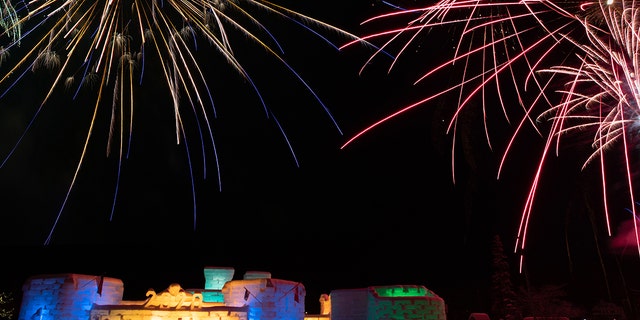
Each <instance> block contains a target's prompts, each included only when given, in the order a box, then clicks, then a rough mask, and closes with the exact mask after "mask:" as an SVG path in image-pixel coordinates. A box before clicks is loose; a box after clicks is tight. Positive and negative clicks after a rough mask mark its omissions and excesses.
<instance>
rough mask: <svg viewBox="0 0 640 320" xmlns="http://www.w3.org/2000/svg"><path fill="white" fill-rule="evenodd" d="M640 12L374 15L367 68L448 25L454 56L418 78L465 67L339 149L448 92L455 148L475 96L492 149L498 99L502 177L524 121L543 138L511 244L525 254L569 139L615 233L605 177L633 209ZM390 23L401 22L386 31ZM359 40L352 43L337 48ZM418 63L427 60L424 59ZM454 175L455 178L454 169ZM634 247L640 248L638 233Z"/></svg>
mask: <svg viewBox="0 0 640 320" xmlns="http://www.w3.org/2000/svg"><path fill="white" fill-rule="evenodd" d="M639 15H640V4H639V3H637V2H636V1H616V0H609V1H591V2H574V1H547V0H522V1H508V0H488V1H481V0H467V1H462V0H441V1H438V2H437V3H435V4H432V5H427V6H425V7H420V8H411V9H405V8H400V7H396V8H395V9H393V10H392V11H391V12H387V13H385V14H381V15H379V16H375V17H372V18H370V19H368V20H366V21H364V22H363V25H367V26H371V27H375V26H378V25H382V27H381V28H382V29H378V30H381V31H376V32H371V33H369V34H367V35H365V36H363V37H362V39H363V40H367V41H371V42H373V43H377V44H378V45H379V47H380V50H378V51H376V52H375V53H374V54H372V55H371V56H370V58H369V59H368V60H367V61H366V65H369V64H370V63H371V62H372V61H373V60H374V59H376V58H378V57H382V56H383V55H382V53H385V54H390V55H392V56H394V58H393V59H392V61H391V63H390V66H389V71H391V70H392V69H394V68H397V65H398V64H399V63H400V62H401V61H402V59H403V57H405V56H408V55H411V54H414V53H415V51H421V52H425V51H429V50H424V49H422V48H421V43H420V41H421V40H422V39H424V38H426V39H429V37H436V38H437V37H441V36H442V33H441V32H438V31H440V30H446V31H448V32H454V35H453V38H454V43H453V44H452V45H453V47H454V51H453V54H452V55H451V56H449V58H448V59H446V60H445V61H444V62H443V63H441V64H436V65H432V66H430V67H429V68H428V69H427V70H426V71H425V72H424V73H423V74H422V75H420V76H418V77H417V80H416V81H415V83H414V84H418V83H421V82H426V81H428V80H433V79H442V77H443V74H444V75H447V73H449V74H450V73H451V71H452V70H453V69H454V68H456V70H462V71H461V72H460V73H459V74H460V77H459V78H457V80H455V82H454V84H453V85H450V86H445V87H444V89H436V90H435V91H431V92H430V93H428V94H427V95H426V96H425V97H424V98H422V99H420V100H418V101H416V102H414V103H410V104H408V105H405V106H403V107H401V108H400V109H398V110H396V111H395V112H393V113H391V114H389V115H388V116H386V117H384V118H382V119H380V120H379V121H377V122H375V123H373V124H371V125H370V126H368V127H366V128H365V129H363V130H362V131H360V132H358V133H357V134H355V135H354V136H353V137H352V138H350V139H349V140H348V141H347V142H346V143H345V144H344V145H343V146H342V148H344V147H346V146H348V145H349V144H351V143H353V142H354V141H355V140H357V139H358V138H359V137H361V136H362V135H364V134H365V133H367V132H368V131H370V130H372V129H374V128H376V127H378V126H380V125H382V124H383V123H385V122H387V121H389V120H391V119H394V118H395V117H397V116H399V115H401V114H404V113H406V112H409V111H411V110H412V109H415V108H418V107H422V106H425V105H428V104H429V103H432V102H434V101H435V100H436V99H439V98H441V97H442V96H444V95H447V96H449V95H451V94H456V95H457V97H458V98H457V101H456V104H455V106H456V109H455V112H454V113H453V116H452V118H451V120H450V122H449V123H448V127H447V133H451V134H452V135H453V140H454V144H455V139H456V138H455V137H456V134H455V132H456V127H457V126H459V125H460V124H459V123H458V122H459V117H460V114H461V112H463V110H465V109H466V108H470V107H471V105H472V101H473V102H474V103H477V101H481V103H479V105H480V106H481V108H482V113H483V118H484V123H485V126H484V130H485V134H486V140H487V142H488V144H489V147H490V148H493V146H492V140H493V139H494V138H493V137H492V135H491V134H490V131H491V130H490V128H489V125H488V124H487V119H488V118H489V108H490V106H492V105H498V106H499V108H500V109H501V110H500V112H501V114H503V115H504V118H505V119H506V121H507V122H508V123H510V124H511V125H512V126H513V128H514V130H513V134H512V135H511V136H510V137H509V138H508V141H506V142H507V143H506V147H505V149H504V152H503V153H502V156H501V160H500V162H499V166H498V174H497V177H498V178H500V174H501V172H502V171H503V166H504V164H505V161H506V160H507V159H508V157H509V155H510V153H511V152H512V151H511V150H512V149H513V146H514V144H515V143H516V141H518V140H517V138H518V137H519V136H521V135H522V132H523V129H524V128H525V127H526V126H529V127H532V128H534V129H535V131H536V132H538V133H539V134H540V135H541V136H543V137H544V138H545V142H544V146H543V148H542V150H541V152H540V155H539V157H538V161H537V168H536V170H535V173H534V176H533V177H532V181H531V184H530V188H529V192H528V195H527V197H526V202H525V204H524V206H523V209H522V217H521V220H520V225H519V228H518V235H517V241H516V250H519V251H520V252H522V251H523V249H524V248H525V243H526V240H527V230H528V227H529V223H530V220H531V215H532V211H533V210H532V207H533V204H534V200H536V196H537V194H538V191H539V189H538V186H539V181H540V179H541V176H542V174H543V172H544V170H543V169H544V168H545V163H546V162H547V160H548V159H549V157H550V156H552V155H558V152H559V149H560V146H561V145H563V143H561V142H562V141H565V139H566V138H567V137H569V136H570V135H572V137H578V138H580V139H583V138H586V139H588V145H589V146H590V147H591V148H590V153H589V154H587V156H586V157H585V158H584V162H583V163H582V167H583V168H585V167H586V166H588V165H597V166H599V167H600V168H601V169H600V171H599V172H600V174H601V181H602V191H603V194H602V197H603V202H604V216H605V217H604V219H605V220H606V221H607V222H606V224H607V231H608V232H609V235H611V227H610V222H609V221H610V219H609V211H610V209H609V208H610V205H609V204H608V202H607V199H608V198H609V197H610V195H609V194H608V193H607V182H608V181H612V180H611V179H617V181H618V182H620V181H623V183H624V184H625V189H626V190H627V191H628V193H627V195H626V196H625V197H626V201H628V206H629V207H630V208H633V209H632V211H633V212H632V213H633V215H634V216H635V215H636V209H635V205H634V204H635V188H634V179H633V176H634V170H633V165H632V163H633V160H634V158H633V150H634V149H635V148H636V145H637V139H638V138H637V134H636V132H637V130H638V129H637V128H638V114H639V112H638V111H639V110H638V105H639V104H638V99H639V98H640V83H639V82H638V78H637V74H638V68H639V66H640V60H639V55H638V48H639V47H640V17H639ZM390 22H393V23H397V24H395V25H398V26H399V27H397V28H389V23H390ZM355 43H357V40H354V41H352V42H349V43H347V44H345V45H344V46H343V48H345V47H349V46H351V45H353V44H355ZM405 59H406V58H405ZM421 61H423V62H425V61H426V62H428V61H433V59H432V57H431V56H430V57H429V59H428V60H421ZM425 64H426V63H425ZM363 69H364V67H363ZM456 74H457V73H456ZM439 77H440V78H439ZM434 83H435V82H434ZM494 99H495V100H494ZM516 115H517V116H516ZM454 149H455V148H452V156H453V154H454V152H453V150H454ZM611 150H616V153H615V156H620V157H621V158H622V159H623V163H624V164H623V166H622V167H623V170H622V171H621V172H622V177H621V176H619V175H614V174H609V170H607V168H608V167H609V166H606V165H605V163H606V160H608V156H609V155H610V154H611V153H612V151H611ZM617 151H619V152H617ZM452 167H453V165H452ZM609 168H610V167H609ZM452 171H453V172H455V170H452ZM611 173H613V172H611ZM614 176H615V177H614ZM453 178H454V181H455V174H454V175H453ZM632 220H633V223H634V224H633V227H634V229H635V230H636V232H635V234H636V235H637V234H638V232H637V230H638V225H637V222H636V219H632ZM635 243H636V246H637V248H638V252H640V241H639V239H638V237H637V236H636V239H635ZM521 259H522V254H521Z"/></svg>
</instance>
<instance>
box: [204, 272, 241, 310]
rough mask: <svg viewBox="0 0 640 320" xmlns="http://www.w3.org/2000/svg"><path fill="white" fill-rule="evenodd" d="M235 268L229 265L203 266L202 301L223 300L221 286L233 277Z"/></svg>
mask: <svg viewBox="0 0 640 320" xmlns="http://www.w3.org/2000/svg"><path fill="white" fill-rule="evenodd" d="M234 273H235V269H233V268H229V267H206V268H204V290H203V291H202V300H203V301H204V302H224V296H223V295H222V291H221V290H222V287H223V286H224V284H225V283H227V282H229V281H231V280H232V279H233V274H234Z"/></svg>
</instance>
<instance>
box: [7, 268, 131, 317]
mask: <svg viewBox="0 0 640 320" xmlns="http://www.w3.org/2000/svg"><path fill="white" fill-rule="evenodd" d="M123 293H124V284H123V283H122V280H120V279H115V278H108V277H101V276H93V275H82V274H56V275H39V276H34V277H30V278H28V279H27V281H26V282H25V284H24V285H23V286H22V304H21V306H20V314H19V316H18V319H19V320H31V319H43V320H57V319H65V320H87V319H89V318H90V314H91V308H92V307H93V304H118V303H120V302H121V301H122V294H123Z"/></svg>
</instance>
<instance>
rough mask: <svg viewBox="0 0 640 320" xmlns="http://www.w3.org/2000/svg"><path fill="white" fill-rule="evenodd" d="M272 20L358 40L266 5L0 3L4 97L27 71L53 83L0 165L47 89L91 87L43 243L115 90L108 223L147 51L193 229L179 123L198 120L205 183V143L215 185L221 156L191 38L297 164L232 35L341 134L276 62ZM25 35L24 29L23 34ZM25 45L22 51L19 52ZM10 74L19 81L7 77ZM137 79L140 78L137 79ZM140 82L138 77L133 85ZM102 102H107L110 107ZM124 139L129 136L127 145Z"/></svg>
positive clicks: (208, 91)
mask: <svg viewBox="0 0 640 320" xmlns="http://www.w3.org/2000/svg"><path fill="white" fill-rule="evenodd" d="M265 16H273V17H276V18H279V19H281V20H283V21H285V22H287V21H288V22H295V24H297V25H299V26H300V27H301V28H303V29H306V30H307V31H309V32H311V33H312V34H314V35H315V36H318V37H319V38H320V39H321V40H322V41H324V42H327V43H330V44H331V45H332V46H334V47H336V48H337V46H336V45H334V44H332V43H331V41H329V40H328V38H326V37H324V36H323V35H322V34H321V33H320V32H318V30H322V31H323V32H324V33H327V32H328V33H332V34H334V35H337V36H339V37H340V38H342V39H349V40H353V39H357V37H356V36H355V35H353V34H351V33H349V32H347V31H344V30H342V29H340V28H338V27H335V26H332V25H329V24H326V23H324V22H322V21H319V20H317V19H314V18H311V17H308V16H306V15H303V14H301V13H298V12H296V11H293V10H290V9H287V8H284V7H282V6H280V5H277V4H275V3H273V2H270V1H264V0H168V1H166V2H165V1H159V0H127V1H125V0H97V1H96V0H91V1H89V0H67V1H59V0H43V1H40V0H34V1H30V2H28V3H27V2H24V1H15V2H14V3H12V2H11V1H9V0H2V1H1V2H0V31H2V33H1V34H0V37H1V39H0V40H2V42H0V57H1V59H2V60H1V62H2V67H3V68H5V67H6V69H4V71H3V73H2V75H1V76H0V90H1V91H2V92H3V96H4V94H6V93H8V92H9V91H11V90H12V89H13V88H14V86H15V85H16V84H17V83H19V82H20V80H21V79H22V78H23V76H24V75H25V74H26V73H27V72H28V71H37V70H38V69H50V70H52V71H53V72H54V75H55V76H54V80H53V81H52V83H51V86H50V89H48V92H46V95H45V96H44V98H43V99H42V102H41V104H40V106H39V107H38V109H37V110H36V111H35V113H34V115H33V116H32V119H31V121H30V122H29V123H28V124H27V125H26V128H25V130H24V131H23V133H22V134H21V135H20V137H19V138H18V139H17V141H16V144H15V145H14V146H13V148H11V149H10V151H9V153H8V155H6V157H5V158H4V159H3V161H2V162H0V168H2V167H3V166H4V165H5V164H6V163H7V161H8V160H9V158H10V157H11V155H12V154H13V153H14V151H15V150H16V149H17V148H18V146H19V145H20V143H21V141H22V140H23V138H24V137H25V135H26V134H27V132H28V131H29V130H30V128H31V127H32V125H33V123H34V122H35V120H36V118H37V117H38V115H39V114H40V113H41V111H42V110H43V108H44V107H45V106H46V104H47V102H48V101H49V100H50V98H51V97H52V95H53V94H54V92H56V91H57V90H58V89H61V88H62V87H65V88H69V87H72V86H75V94H74V95H73V98H74V99H75V97H76V96H77V95H78V92H79V91H80V90H81V89H82V88H85V87H89V85H91V84H96V85H97V90H96V92H95V101H94V107H93V114H92V116H91V117H92V118H91V120H90V122H89V126H88V129H87V133H86V136H85V139H84V144H83V147H82V152H81V154H80V157H79V159H78V162H77V164H76V168H75V171H74V174H73V177H72V179H71V183H70V185H69V188H68V189H67V192H66V195H65V198H64V200H63V202H62V205H61V207H60V209H59V212H58V214H57V216H56V218H55V221H54V223H53V226H52V227H51V229H50V233H49V235H48V237H47V239H46V241H45V244H49V243H50V242H51V240H52V236H53V233H54V231H55V229H56V226H57V224H58V222H59V220H60V218H61V216H62V213H63V211H64V208H65V206H66V204H67V201H68V200H69V197H70V195H71V191H72V189H73V188H74V186H75V183H76V180H77V178H78V174H79V171H80V168H81V167H82V166H83V163H84V161H85V157H86V153H87V148H88V146H89V143H90V141H91V140H92V135H93V133H94V132H93V130H94V128H95V124H96V123H95V122H96V119H97V115H98V113H99V111H100V110H102V108H103V106H104V104H105V103H104V101H103V99H104V98H105V97H108V96H109V95H108V93H107V92H108V90H112V94H111V95H110V96H111V103H110V108H111V118H110V122H111V123H110V126H109V136H108V143H107V150H106V152H107V156H109V155H110V153H111V149H112V148H118V155H117V157H118V164H117V167H118V169H117V171H118V173H117V175H118V177H117V182H116V187H115V192H114V199H113V205H112V208H111V214H110V219H113V213H114V210H115V203H116V198H117V193H118V186H119V184H120V174H121V168H122V165H123V159H126V158H127V157H128V155H129V152H130V148H131V141H132V136H133V126H134V111H135V109H136V107H135V106H134V102H133V101H134V100H135V96H136V92H137V89H136V88H137V83H141V82H142V78H143V71H144V69H145V67H146V66H145V65H144V63H145V61H147V60H146V57H145V56H146V55H148V54H153V55H155V56H156V57H157V58H158V59H159V61H160V62H159V64H158V69H159V70H160V71H161V74H162V77H163V80H164V83H165V84H166V85H167V87H168V89H169V96H170V97H171V102H170V107H172V108H173V112H174V117H175V136H176V143H177V144H181V143H184V144H185V149H186V153H187V159H188V164H189V171H190V176H191V187H192V195H193V202H194V206H193V227H194V229H195V228H196V208H195V198H196V197H195V186H194V184H195V182H194V181H195V180H194V179H195V177H194V176H193V175H194V173H193V168H192V155H191V151H190V150H189V147H188V140H189V139H188V138H187V131H186V128H185V127H184V126H185V124H184V122H183V119H184V117H185V116H186V115H187V114H188V115H190V116H191V117H193V118H194V119H195V123H196V124H195V125H196V127H197V128H195V129H196V130H197V132H198V134H199V139H198V141H199V144H200V146H201V150H200V152H201V153H202V159H203V161H202V163H203V165H202V166H203V172H204V178H205V179H206V167H207V163H208V162H209V160H207V159H206V158H205V146H207V145H210V146H211V147H212V149H213V153H214V157H215V159H214V161H215V164H216V168H217V170H218V171H217V176H218V186H219V188H221V187H222V184H221V179H220V166H219V163H218V151H217V149H216V145H215V141H214V130H213V125H212V119H214V118H216V116H217V112H216V108H215V106H214V103H213V93H212V89H213V88H211V87H210V86H209V79H208V75H207V74H205V71H204V70H202V69H201V67H200V66H199V61H198V58H197V57H196V56H195V55H194V52H195V51H196V50H198V49H199V48H198V39H199V38H201V39H204V42H206V43H207V44H208V45H209V46H210V47H211V48H213V50H214V51H215V52H217V53H218V54H219V55H220V56H222V57H223V58H224V60H226V62H227V64H228V65H229V66H231V67H232V68H233V69H235V71H236V72H237V73H238V74H239V75H240V76H241V77H243V78H244V79H245V80H246V81H247V83H249V85H250V87H251V90H253V91H254V93H255V94H256V96H257V97H258V98H259V100H260V103H261V104H262V107H263V108H264V111H265V115H266V118H267V119H271V120H273V121H274V122H275V125H276V127H277V128H278V130H279V131H280V133H281V134H282V136H283V137H284V140H285V142H286V143H287V146H288V148H289V150H290V152H291V155H292V157H293V158H294V161H295V163H296V165H298V160H297V157H296V155H295V153H294V151H293V146H292V145H291V143H290V141H289V138H288V136H287V134H286V133H285V130H284V128H283V126H282V124H281V123H280V122H279V121H278V119H277V118H276V115H275V113H274V112H273V111H272V110H271V109H270V107H269V106H268V105H267V103H266V102H265V101H264V99H263V98H262V95H261V93H260V90H259V86H258V84H256V83H254V81H253V79H252V77H251V75H250V74H249V72H248V71H247V70H246V69H245V68H244V66H243V63H242V62H241V61H240V60H239V58H237V56H236V55H235V54H234V50H233V47H234V46H236V45H239V44H238V43H236V42H234V41H236V39H235V38H234V37H233V35H234V34H238V33H240V34H242V38H244V39H239V40H242V42H241V43H251V44H252V45H253V46H255V47H257V48H258V49H259V51H260V53H261V54H262V55H267V56H269V57H270V58H273V59H274V61H276V63H280V64H281V66H282V67H283V68H285V70H286V71H288V72H290V73H291V74H292V75H293V76H294V77H295V78H296V79H297V80H298V81H299V82H300V83H301V84H302V85H303V86H304V87H305V89H306V90H308V92H310V94H311V95H312V96H313V98H314V99H315V100H316V101H317V103H318V104H319V105H320V106H321V107H322V108H323V110H324V112H326V114H327V115H328V117H329V119H330V121H331V122H332V123H333V125H334V126H335V128H336V129H337V131H338V133H339V134H342V131H341V129H340V127H339V126H338V123H337V121H336V120H335V119H334V117H333V116H332V114H331V112H330V111H329V108H328V107H327V106H325V104H324V103H323V102H322V100H321V99H320V98H319V97H318V95H317V94H316V93H315V92H314V90H313V89H312V88H311V86H310V85H309V84H308V83H307V82H306V81H305V80H304V79H303V77H302V76H301V75H300V74H298V72H297V71H296V70H295V69H294V67H293V66H291V65H290V64H289V63H288V62H287V61H286V60H285V59H284V57H283V54H284V50H283V48H282V46H281V44H280V43H279V42H278V40H277V38H276V36H275V35H273V34H272V33H271V31H270V30H269V28H270V27H269V26H268V24H267V23H264V22H263V20H262V18H263V17H265ZM24 30H26V31H24ZM25 40H29V41H28V43H30V45H29V47H28V48H26V49H22V48H19V46H20V44H21V43H25V42H26V41H25ZM10 49H11V50H15V51H16V52H19V53H20V54H19V55H18V59H17V60H10V59H8V53H9V50H10ZM15 75H18V77H17V78H16V79H14V77H15ZM138 75H139V76H138ZM137 79H139V80H137ZM107 105H108V103H107ZM125 135H127V136H128V137H126V139H125Z"/></svg>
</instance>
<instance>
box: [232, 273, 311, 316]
mask: <svg viewBox="0 0 640 320" xmlns="http://www.w3.org/2000/svg"><path fill="white" fill-rule="evenodd" d="M222 294H223V295H224V304H225V305H227V306H230V307H240V306H245V305H247V306H248V307H249V310H248V312H249V314H248V318H249V320H258V319H259V320H272V319H273V320H275V319H279V320H303V319H304V315H305V312H304V311H305V309H304V302H305V300H304V298H305V295H306V291H305V288H304V286H303V285H302V283H299V282H294V281H288V280H281V279H272V278H271V275H270V274H268V273H261V272H249V273H247V274H245V276H244V279H243V280H234V281H230V282H227V283H226V284H225V285H224V287H223V288H222Z"/></svg>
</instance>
